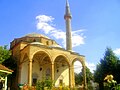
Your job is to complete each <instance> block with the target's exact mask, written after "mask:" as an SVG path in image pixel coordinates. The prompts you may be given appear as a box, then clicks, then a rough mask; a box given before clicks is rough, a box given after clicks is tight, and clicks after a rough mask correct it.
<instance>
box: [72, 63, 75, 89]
mask: <svg viewBox="0 0 120 90" xmlns="http://www.w3.org/2000/svg"><path fill="white" fill-rule="evenodd" d="M72 86H73V87H74V86H75V73H74V65H72Z"/></svg>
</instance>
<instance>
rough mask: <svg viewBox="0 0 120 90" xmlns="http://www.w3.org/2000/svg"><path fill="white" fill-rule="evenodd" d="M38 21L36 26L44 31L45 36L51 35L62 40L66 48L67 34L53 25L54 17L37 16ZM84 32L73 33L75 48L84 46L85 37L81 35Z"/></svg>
mask: <svg viewBox="0 0 120 90" xmlns="http://www.w3.org/2000/svg"><path fill="white" fill-rule="evenodd" d="M36 19H37V21H38V22H37V26H36V27H37V29H38V30H42V31H43V32H44V33H45V34H49V35H50V36H52V37H54V38H56V39H61V40H62V45H63V46H64V47H65V46H66V33H65V32H63V31H62V30H60V29H58V28H56V27H55V26H54V24H53V23H52V22H53V20H54V18H53V17H52V16H47V15H39V16H36ZM83 31H84V30H76V31H72V46H73V47H75V46H79V45H81V44H84V38H85V37H84V35H83V33H81V32H83Z"/></svg>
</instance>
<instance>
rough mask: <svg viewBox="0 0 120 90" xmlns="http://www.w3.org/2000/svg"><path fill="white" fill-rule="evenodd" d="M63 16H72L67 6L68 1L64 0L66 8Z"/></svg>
mask: <svg viewBox="0 0 120 90" xmlns="http://www.w3.org/2000/svg"><path fill="white" fill-rule="evenodd" d="M65 17H70V18H71V17H72V16H71V12H70V7H69V2H68V0H66V10H65Z"/></svg>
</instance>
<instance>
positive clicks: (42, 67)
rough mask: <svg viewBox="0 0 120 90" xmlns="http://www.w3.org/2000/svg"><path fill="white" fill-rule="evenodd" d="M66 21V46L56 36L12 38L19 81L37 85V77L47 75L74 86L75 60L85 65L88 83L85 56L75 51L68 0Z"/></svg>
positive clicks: (58, 82)
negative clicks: (62, 45) (73, 49)
mask: <svg viewBox="0 0 120 90" xmlns="http://www.w3.org/2000/svg"><path fill="white" fill-rule="evenodd" d="M64 19H65V23H66V49H64V48H62V47H61V46H60V45H59V44H58V43H57V42H56V41H55V40H52V39H50V38H49V37H47V36H44V35H42V34H36V33H31V34H27V35H25V36H23V37H20V38H16V39H14V40H13V41H12V42H11V46H10V48H11V51H12V55H13V57H15V58H16V59H17V63H18V72H17V80H16V82H15V83H16V84H24V83H27V84H28V85H29V86H32V85H35V83H36V82H37V81H38V80H43V79H48V78H49V77H50V78H51V79H52V80H53V81H54V82H55V84H54V85H55V87H58V86H59V85H60V84H64V85H65V86H69V87H74V86H75V76H74V62H75V61H80V62H81V64H82V67H83V74H84V80H83V82H84V83H83V84H84V87H86V73H85V56H83V55H80V54H78V53H76V52H73V51H72V35H71V19H72V16H71V12H70V7H69V3H68V1H67V0H66V8H65V15H64Z"/></svg>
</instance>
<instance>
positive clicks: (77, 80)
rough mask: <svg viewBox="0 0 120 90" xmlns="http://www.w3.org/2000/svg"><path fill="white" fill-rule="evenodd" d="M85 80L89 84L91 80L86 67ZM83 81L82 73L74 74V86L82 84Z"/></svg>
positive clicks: (91, 75) (91, 76) (91, 77)
mask: <svg viewBox="0 0 120 90" xmlns="http://www.w3.org/2000/svg"><path fill="white" fill-rule="evenodd" d="M86 80H87V83H88V84H89V83H90V80H93V74H92V73H91V72H90V69H89V68H88V67H86ZM82 81H83V72H80V73H78V74H77V73H75V84H76V85H80V84H82Z"/></svg>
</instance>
